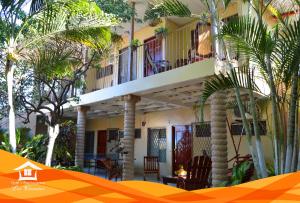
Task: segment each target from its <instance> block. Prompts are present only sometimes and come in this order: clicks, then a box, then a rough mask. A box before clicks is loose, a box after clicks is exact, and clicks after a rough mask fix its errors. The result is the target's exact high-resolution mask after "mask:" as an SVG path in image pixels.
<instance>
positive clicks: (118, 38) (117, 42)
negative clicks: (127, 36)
mask: <svg viewBox="0 0 300 203" xmlns="http://www.w3.org/2000/svg"><path fill="white" fill-rule="evenodd" d="M111 41H112V43H113V44H115V45H116V46H117V47H120V46H121V45H122V43H123V37H122V36H121V35H118V34H117V33H112V34H111Z"/></svg>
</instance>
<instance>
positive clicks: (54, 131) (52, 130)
mask: <svg viewBox="0 0 300 203" xmlns="http://www.w3.org/2000/svg"><path fill="white" fill-rule="evenodd" d="M58 134H59V125H58V124H56V125H55V126H50V125H49V126H48V136H49V143H48V146H47V155H46V161H45V165H46V166H51V161H52V155H53V148H54V144H55V140H56V138H57V136H58Z"/></svg>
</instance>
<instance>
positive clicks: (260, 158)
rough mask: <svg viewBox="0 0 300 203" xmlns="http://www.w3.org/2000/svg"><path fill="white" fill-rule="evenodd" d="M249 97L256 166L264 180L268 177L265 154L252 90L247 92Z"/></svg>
mask: <svg viewBox="0 0 300 203" xmlns="http://www.w3.org/2000/svg"><path fill="white" fill-rule="evenodd" d="M249 97H250V105H251V114H252V116H253V128H254V135H255V143H256V151H257V158H258V164H259V168H260V174H261V177H262V178H266V177H268V172H267V166H266V161H265V156H264V155H265V154H264V150H263V146H262V143H261V139H260V134H259V127H258V118H257V113H256V107H255V100H254V96H253V90H249Z"/></svg>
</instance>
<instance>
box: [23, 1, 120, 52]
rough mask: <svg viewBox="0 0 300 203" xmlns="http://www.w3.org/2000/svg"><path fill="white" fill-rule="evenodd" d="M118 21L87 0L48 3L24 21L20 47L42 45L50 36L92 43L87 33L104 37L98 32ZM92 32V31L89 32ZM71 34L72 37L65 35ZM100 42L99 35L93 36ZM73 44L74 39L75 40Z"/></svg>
mask: <svg viewBox="0 0 300 203" xmlns="http://www.w3.org/2000/svg"><path fill="white" fill-rule="evenodd" d="M117 23H118V21H117V20H116V19H115V18H114V16H111V15H108V14H105V13H104V12H102V11H101V9H100V8H99V7H98V6H97V5H96V3H95V2H94V3H91V2H90V1H89V0H75V1H73V0H68V1H58V2H55V3H53V4H48V5H47V6H46V7H45V8H43V10H42V11H41V12H39V13H38V14H36V15H34V17H33V18H31V19H30V21H28V22H27V27H26V32H25V33H26V35H25V37H24V39H18V40H19V41H22V43H21V44H22V45H23V48H24V47H25V48H28V47H30V46H32V45H33V46H34V45H35V44H36V43H40V42H43V41H45V40H47V39H49V38H51V37H57V36H61V37H63V36H72V39H73V40H75V36H76V39H77V41H78V42H83V41H84V40H83V38H84V37H85V36H86V38H87V39H88V40H86V41H89V43H86V44H87V45H89V44H91V42H92V40H91V35H87V34H88V33H93V34H96V33H95V31H97V30H98V31H100V32H99V33H100V34H103V33H104V32H103V31H104V30H107V29H102V30H101V29H100V28H103V27H108V26H112V25H116V24H117ZM89 29H91V30H89ZM67 33H72V34H67ZM96 36H98V39H99V34H98V35H96ZM103 36H104V37H103V39H105V40H106V39H107V36H108V34H107V33H106V34H105V35H103ZM75 41H76V40H75ZM94 43H95V44H93V46H97V44H99V43H98V42H97V43H96V41H95V40H94Z"/></svg>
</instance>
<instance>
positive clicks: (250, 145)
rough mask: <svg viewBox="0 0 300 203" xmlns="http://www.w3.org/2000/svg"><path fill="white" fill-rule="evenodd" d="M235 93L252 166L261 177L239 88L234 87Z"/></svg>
mask: <svg viewBox="0 0 300 203" xmlns="http://www.w3.org/2000/svg"><path fill="white" fill-rule="evenodd" d="M235 95H236V100H237V104H238V107H239V110H240V113H241V117H242V122H243V126H244V128H245V132H246V136H247V141H248V146H249V151H250V153H251V156H252V159H253V163H254V167H255V169H256V173H257V176H258V177H261V176H262V174H261V168H260V166H259V164H258V162H257V154H256V150H254V148H253V144H252V133H251V128H250V125H249V122H248V120H247V118H246V114H245V109H244V105H243V103H242V99H241V94H240V89H239V88H235Z"/></svg>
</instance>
